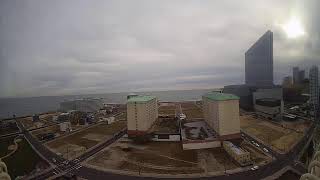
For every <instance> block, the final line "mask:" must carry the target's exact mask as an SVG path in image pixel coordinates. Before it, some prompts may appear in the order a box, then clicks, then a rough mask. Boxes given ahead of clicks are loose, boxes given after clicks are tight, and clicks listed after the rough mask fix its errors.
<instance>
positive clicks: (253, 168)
mask: <svg viewBox="0 0 320 180" xmlns="http://www.w3.org/2000/svg"><path fill="white" fill-rule="evenodd" d="M250 169H251V170H252V171H255V170H257V169H259V166H253V167H252V168H250Z"/></svg>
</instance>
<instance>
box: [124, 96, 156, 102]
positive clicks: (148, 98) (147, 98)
mask: <svg viewBox="0 0 320 180" xmlns="http://www.w3.org/2000/svg"><path fill="white" fill-rule="evenodd" d="M155 98H156V97H155V96H132V97H130V98H129V99H128V103H134V102H136V103H145V102H148V101H151V100H152V99H155Z"/></svg>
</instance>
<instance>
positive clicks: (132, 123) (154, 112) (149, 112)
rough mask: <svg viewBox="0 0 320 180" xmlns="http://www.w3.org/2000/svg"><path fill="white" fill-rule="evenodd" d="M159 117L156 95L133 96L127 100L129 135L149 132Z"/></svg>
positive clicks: (133, 135)
mask: <svg viewBox="0 0 320 180" xmlns="http://www.w3.org/2000/svg"><path fill="white" fill-rule="evenodd" d="M157 118H158V102H157V98H156V97H155V96H133V97H130V98H129V99H128V100H127V128H128V130H127V132H128V136H129V137H135V136H140V135H145V134H147V132H148V130H149V129H150V128H151V126H152V124H153V123H154V122H155V121H156V119H157Z"/></svg>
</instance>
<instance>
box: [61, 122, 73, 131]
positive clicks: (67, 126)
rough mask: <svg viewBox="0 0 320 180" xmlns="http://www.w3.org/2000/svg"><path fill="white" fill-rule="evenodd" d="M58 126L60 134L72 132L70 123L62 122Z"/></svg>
mask: <svg viewBox="0 0 320 180" xmlns="http://www.w3.org/2000/svg"><path fill="white" fill-rule="evenodd" d="M59 126H60V131H62V132H66V131H72V128H71V123H70V122H62V123H60V124H59Z"/></svg>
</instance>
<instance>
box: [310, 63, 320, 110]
mask: <svg viewBox="0 0 320 180" xmlns="http://www.w3.org/2000/svg"><path fill="white" fill-rule="evenodd" d="M309 83H310V103H311V105H312V107H313V109H314V112H315V114H316V112H318V115H319V69H318V67H317V66H312V67H311V69H310V72H309Z"/></svg>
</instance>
